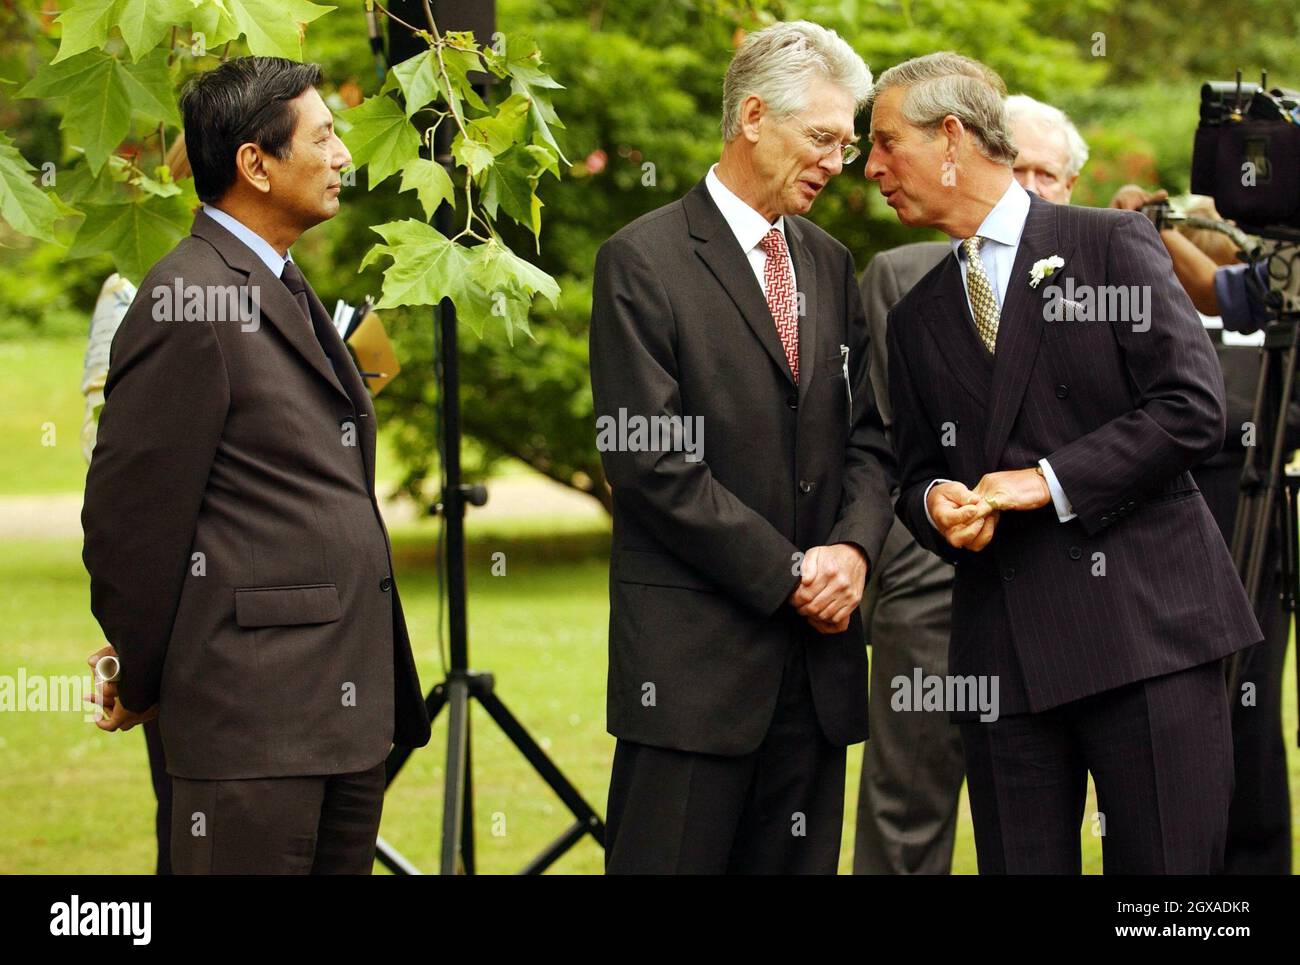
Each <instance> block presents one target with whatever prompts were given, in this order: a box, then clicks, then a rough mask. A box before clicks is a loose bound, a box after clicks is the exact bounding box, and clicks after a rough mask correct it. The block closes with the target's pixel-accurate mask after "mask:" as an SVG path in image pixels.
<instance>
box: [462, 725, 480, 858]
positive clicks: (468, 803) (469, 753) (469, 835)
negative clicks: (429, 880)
mask: <svg viewBox="0 0 1300 965" xmlns="http://www.w3.org/2000/svg"><path fill="white" fill-rule="evenodd" d="M470 712H471V711H470V709H469V707H468V706H466V708H465V713H466V716H467V718H468V715H469V714H470ZM468 724H469V721H468V719H467V720H466V727H465V773H466V774H468V775H470V776H471V778H472V776H473V774H474V752H473V747H474V730H473V728H471V727H470V726H468ZM460 862H461V868H462V870H463V871H464V873H465V874H467V875H472V874H476V873H477V872H476V871H475V868H474V782H473V780H468V781H466V782H465V787H464V794H463V795H462V797H461V809H460Z"/></svg>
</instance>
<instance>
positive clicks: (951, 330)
mask: <svg viewBox="0 0 1300 965" xmlns="http://www.w3.org/2000/svg"><path fill="white" fill-rule="evenodd" d="M928 311H929V315H930V329H931V332H932V333H933V334H934V340H935V342H937V343H938V345H939V350H940V351H941V352H942V353H943V356H944V358H946V359H947V360H948V367H949V368H950V369H951V370H952V373H953V375H955V376H956V377H957V381H958V382H960V383H961V384H962V385H963V386H964V387H965V388H966V390H967V391H968V392H970V393H971V395H973V396H975V398H977V399H979V400H980V401H981V402H987V400H988V395H989V381H990V376H991V374H992V365H991V361H990V359H989V354H988V350H987V349H985V348H984V344H983V343H982V342H981V341H980V339H979V335H978V334H976V332H975V320H974V319H973V318H971V314H970V306H969V305H968V304H967V303H966V286H965V284H964V283H963V282H962V280H961V266H960V265H958V264H957V256H956V255H953V254H949V255H948V257H947V258H946V259H945V260H944V262H943V270H942V272H941V274H940V276H939V278H938V281H937V284H936V285H935V286H934V294H933V295H932V296H931V298H930V302H929V306H928Z"/></svg>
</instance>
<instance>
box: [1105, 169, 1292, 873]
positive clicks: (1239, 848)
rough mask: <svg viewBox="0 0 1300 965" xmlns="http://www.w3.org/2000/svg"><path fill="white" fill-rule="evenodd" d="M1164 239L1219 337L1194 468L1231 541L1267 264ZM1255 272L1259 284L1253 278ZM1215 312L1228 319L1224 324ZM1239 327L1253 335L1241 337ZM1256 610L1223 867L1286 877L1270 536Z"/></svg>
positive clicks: (1197, 234) (1279, 626) (1123, 204)
mask: <svg viewBox="0 0 1300 965" xmlns="http://www.w3.org/2000/svg"><path fill="white" fill-rule="evenodd" d="M1168 197H1169V194H1168V192H1167V191H1165V190H1163V189H1162V190H1159V191H1152V192H1148V191H1145V190H1144V189H1142V188H1141V187H1139V186H1137V185H1132V184H1130V185H1125V186H1124V187H1122V188H1120V189H1119V191H1118V192H1116V194H1115V197H1114V198H1113V199H1112V200H1111V207H1113V208H1126V209H1130V210H1139V209H1141V208H1143V207H1145V206H1146V205H1148V204H1155V203H1158V202H1162V201H1165V200H1167V199H1168ZM1185 213H1186V214H1187V215H1188V216H1197V217H1205V218H1213V219H1216V220H1217V219H1220V216H1219V214H1218V212H1217V211H1215V209H1214V204H1213V201H1212V200H1211V199H1209V198H1194V199H1193V201H1192V202H1191V204H1190V205H1189V206H1188V207H1187V208H1186V210H1185ZM1160 239H1161V241H1162V242H1163V243H1164V245H1165V248H1166V249H1167V250H1168V251H1169V255H1170V257H1171V258H1172V259H1173V263H1174V272H1175V274H1177V276H1178V280H1179V283H1180V284H1181V285H1182V286H1183V288H1184V289H1185V290H1186V292H1187V294H1188V295H1189V296H1190V297H1191V300H1192V304H1193V305H1195V306H1196V309H1197V311H1199V312H1200V313H1201V314H1202V320H1203V321H1204V323H1205V325H1206V328H1207V329H1209V330H1210V332H1211V336H1212V338H1213V339H1214V341H1215V343H1216V344H1215V351H1216V352H1217V354H1218V356H1219V364H1220V366H1221V367H1222V369H1223V381H1224V388H1225V390H1226V394H1227V403H1228V432H1227V435H1226V437H1225V441H1224V447H1223V450H1222V451H1221V452H1220V453H1219V454H1218V455H1217V456H1215V457H1214V458H1212V459H1210V460H1208V461H1207V462H1205V463H1203V464H1202V465H1201V466H1200V467H1198V468H1197V469H1196V470H1194V471H1193V476H1194V477H1195V479H1196V484H1197V486H1199V487H1200V489H1201V492H1202V493H1203V494H1204V496H1205V499H1206V502H1207V503H1208V504H1209V507H1210V511H1211V512H1212V513H1213V514H1214V518H1215V520H1216V522H1218V524H1219V529H1220V530H1221V531H1222V532H1223V538H1224V540H1225V541H1227V542H1228V543H1229V544H1231V542H1232V534H1233V528H1234V524H1235V522H1236V507H1237V499H1238V496H1239V495H1240V478H1241V470H1242V466H1243V465H1244V464H1245V461H1246V453H1247V448H1246V447H1247V440H1248V438H1249V437H1248V434H1247V433H1248V430H1247V423H1249V422H1250V421H1251V420H1252V419H1253V418H1254V398H1255V389H1256V385H1257V382H1258V378H1259V365H1260V353H1259V349H1258V347H1257V346H1259V345H1262V344H1263V332H1261V331H1260V329H1262V328H1263V327H1264V325H1265V324H1267V322H1268V318H1269V314H1268V311H1267V309H1266V307H1265V305H1264V303H1263V301H1262V299H1261V297H1260V290H1261V288H1264V287H1267V284H1268V279H1267V277H1266V275H1265V267H1264V264H1263V263H1258V264H1256V265H1254V266H1251V265H1247V264H1244V263H1241V262H1239V261H1237V259H1236V250H1237V249H1236V246H1235V245H1234V244H1233V242H1232V241H1231V240H1230V239H1229V238H1228V237H1227V236H1226V235H1224V234H1221V233H1219V232H1215V231H1211V230H1208V229H1195V228H1189V227H1186V226H1179V227H1178V228H1164V229H1162V230H1161V231H1160ZM1252 271H1254V272H1256V273H1257V278H1258V280H1259V282H1260V283H1261V285H1258V286H1257V285H1253V284H1250V283H1249V282H1250V279H1249V278H1248V274H1249V273H1250V272H1252ZM1215 316H1218V317H1219V318H1221V319H1222V321H1221V322H1220V321H1219V320H1218V318H1216V317H1215ZM1238 333H1255V337H1253V338H1252V337H1249V336H1246V337H1243V336H1242V335H1240V334H1238ZM1287 427H1288V429H1287V438H1286V441H1285V446H1286V448H1287V450H1288V451H1289V450H1291V449H1294V448H1297V447H1300V405H1297V404H1296V403H1294V402H1293V403H1292V405H1291V408H1290V410H1289V412H1288V418H1287ZM1263 573H1264V575H1265V578H1264V581H1263V584H1262V586H1261V591H1260V599H1261V601H1263V606H1262V607H1261V611H1262V612H1261V613H1260V614H1259V620H1260V626H1261V628H1262V629H1263V631H1264V641H1263V642H1262V643H1260V644H1258V645H1257V646H1254V647H1252V648H1250V649H1249V650H1245V651H1243V652H1242V654H1241V662H1240V666H1239V671H1238V684H1239V687H1240V689H1239V691H1238V692H1237V693H1235V694H1232V695H1230V698H1231V699H1230V706H1231V708H1232V737H1233V758H1234V761H1235V764H1236V787H1235V790H1234V792H1233V798H1232V807H1231V810H1230V812H1229V826H1228V844H1227V850H1226V853H1225V856H1224V871H1225V872H1226V873H1228V874H1289V873H1290V871H1291V826H1290V821H1291V805H1290V796H1289V791H1288V784H1287V768H1286V750H1285V745H1284V742H1283V736H1282V665H1283V662H1284V660H1285V657H1286V646H1287V641H1288V636H1289V631H1290V620H1289V619H1288V614H1287V612H1286V610H1285V608H1284V607H1283V605H1282V597H1281V553H1280V547H1278V546H1277V545H1276V540H1272V541H1270V543H1269V545H1268V548H1267V553H1266V555H1265V559H1264V569H1263Z"/></svg>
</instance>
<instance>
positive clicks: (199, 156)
mask: <svg viewBox="0 0 1300 965" xmlns="http://www.w3.org/2000/svg"><path fill="white" fill-rule="evenodd" d="M320 79H321V69H320V65H319V64H300V63H298V62H297V61H294V60H286V59H285V58H283V57H238V58H236V59H234V60H228V61H226V62H225V63H224V64H221V65H220V66H219V67H215V68H213V69H212V70H209V71H206V72H204V73H202V74H198V75H196V76H194V77H193V78H191V79H190V81H189V83H188V84H186V85H185V92H184V93H183V94H181V101H180V104H181V114H182V116H183V119H184V123H185V146H186V148H187V149H188V151H189V157H190V167H191V168H192V169H193V170H194V189H195V191H196V193H197V194H198V196H199V200H200V201H218V200H220V199H221V197H222V196H223V195H224V194H225V193H226V192H227V191H228V190H230V186H231V185H232V184H234V183H235V152H236V151H238V150H239V145H241V144H245V143H248V142H252V143H254V144H256V145H257V146H258V147H260V148H261V149H262V150H263V151H266V152H267V153H268V154H270V155H272V156H273V157H277V158H280V159H281V160H283V159H284V158H286V157H288V156H289V151H290V149H291V148H292V143H293V132H294V129H295V128H296V127H297V126H298V112H297V111H296V110H294V108H293V107H291V106H290V105H289V103H288V102H289V101H291V100H293V99H294V98H295V97H297V96H298V95H299V94H301V93H302V92H303V91H305V90H306V89H307V88H309V87H315V86H317V85H318V84H319V83H320Z"/></svg>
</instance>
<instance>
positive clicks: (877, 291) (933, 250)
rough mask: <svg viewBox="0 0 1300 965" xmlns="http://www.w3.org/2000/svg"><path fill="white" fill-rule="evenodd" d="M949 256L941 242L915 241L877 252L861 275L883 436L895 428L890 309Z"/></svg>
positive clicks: (948, 250) (949, 250) (872, 372)
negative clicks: (888, 334) (891, 378)
mask: <svg viewBox="0 0 1300 965" xmlns="http://www.w3.org/2000/svg"><path fill="white" fill-rule="evenodd" d="M950 254H952V247H951V246H950V245H948V244H946V243H944V242H942V241H918V242H915V243H914V244H910V245H900V246H899V247H897V248H890V249H889V250H888V251H882V252H880V253H879V254H877V255H875V256H874V257H873V258H872V259H871V261H869V262H868V263H867V268H866V271H864V272H863V273H862V283H861V286H860V287H861V291H862V307H863V309H864V311H865V312H866V317H867V331H868V332H869V334H870V335H871V385H872V386H873V387H874V388H875V390H876V406H877V407H878V408H879V409H880V419H881V422H883V423H884V426H885V434H886V435H889V432H890V430H891V429H892V428H893V425H894V408H893V406H891V405H890V404H889V364H888V363H889V339H888V338H887V337H886V333H887V331H888V330H887V328H886V322H887V321H888V320H889V310H890V309H891V308H893V307H894V306H895V305H897V304H898V303H899V301H900V300H901V299H902V297H903V296H904V295H906V294H907V293H908V292H910V291H911V290H912V287H913V286H914V285H915V284H916V283H917V282H918V281H920V280H921V279H922V278H923V277H925V274H926V272H928V271H929V270H930V269H931V268H933V267H934V266H935V265H937V264H939V262H941V261H943V259H944V258H946V257H947V256H948V255H950Z"/></svg>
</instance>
